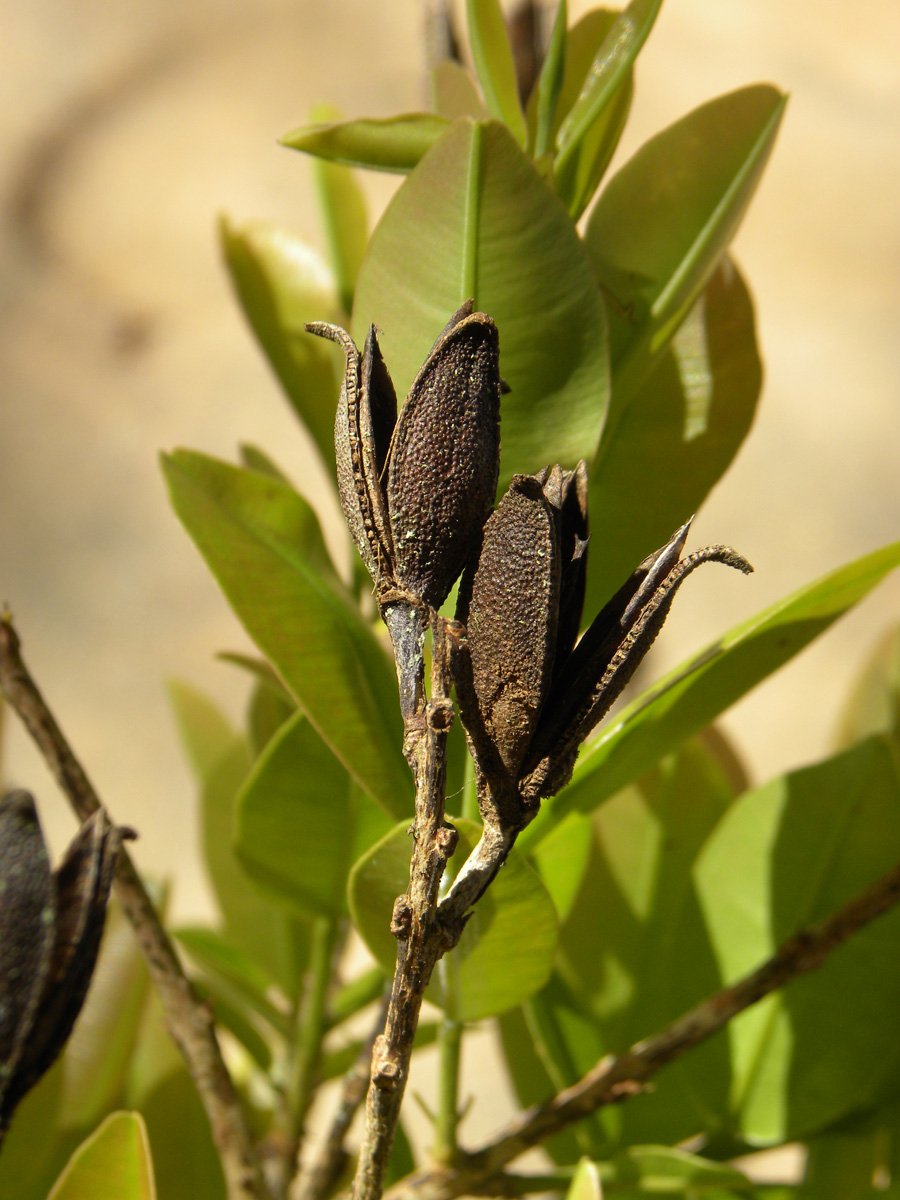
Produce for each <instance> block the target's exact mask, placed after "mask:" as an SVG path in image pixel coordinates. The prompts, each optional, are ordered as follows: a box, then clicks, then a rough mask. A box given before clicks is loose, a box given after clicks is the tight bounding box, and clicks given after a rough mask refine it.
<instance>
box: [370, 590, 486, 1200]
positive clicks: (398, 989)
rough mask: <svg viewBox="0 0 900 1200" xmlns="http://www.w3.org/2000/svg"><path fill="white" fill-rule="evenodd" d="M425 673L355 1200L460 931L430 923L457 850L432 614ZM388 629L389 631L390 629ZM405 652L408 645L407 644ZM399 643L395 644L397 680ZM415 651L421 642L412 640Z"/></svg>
mask: <svg viewBox="0 0 900 1200" xmlns="http://www.w3.org/2000/svg"><path fill="white" fill-rule="evenodd" d="M399 607H400V606H399V605H395V606H392V608H393V609H394V610H395V619H394V621H393V622H392V621H390V620H388V619H387V614H385V619H386V621H387V624H388V628H389V629H390V630H391V632H392V633H393V631H394V628H400V629H401V630H405V631H406V632H407V633H408V632H409V631H410V629H411V628H412V627H413V614H411V613H410V614H408V616H407V617H406V618H404V617H403V614H400V613H396V609H397V608H399ZM430 623H431V631H432V650H433V654H432V670H431V697H430V699H429V700H428V701H427V702H425V700H424V697H423V699H422V703H421V711H420V713H415V712H414V713H412V714H410V715H409V716H407V715H406V713H405V714H404V715H405V717H406V726H407V738H406V746H405V750H406V753H407V758H408V760H409V762H410V766H411V767H412V770H413V774H414V776H415V781H416V815H415V821H414V824H413V839H414V845H413V853H412V861H411V863H410V874H409V887H408V889H407V891H406V894H405V895H403V896H399V897H398V898H397V900H396V902H395V904H394V912H393V918H392V920H391V932H392V933H393V934H394V936H395V937H396V939H397V966H396V969H395V972H394V982H393V987H392V989H391V998H390V1002H389V1005H388V1012H387V1019H386V1021H385V1026H384V1032H383V1033H382V1034H381V1036H380V1037H379V1038H378V1039H377V1040H376V1042H375V1049H374V1052H373V1054H372V1073H371V1082H370V1086H369V1093H368V1097H367V1101H366V1131H365V1135H364V1140H363V1144H362V1148H361V1150H360V1155H359V1163H358V1166H357V1171H356V1178H355V1180H354V1183H353V1196H354V1200H378V1198H379V1197H380V1196H381V1193H382V1188H383V1182H382V1181H383V1178H384V1173H385V1170H386V1169H387V1165H388V1160H389V1159H390V1154H391V1147H392V1146H393V1142H394V1134H395V1132H396V1129H397V1122H398V1119H399V1116H400V1106H401V1104H402V1102H403V1093H404V1090H405V1088H406V1083H407V1080H408V1077H409V1064H410V1059H411V1057H412V1046H413V1039H414V1037H415V1033H416V1028H417V1026H418V1022H419V1012H420V1009H421V1007H422V999H423V997H424V994H425V988H426V987H427V986H428V982H429V980H430V978H431V973H432V970H433V969H434V965H435V963H436V962H437V960H438V959H439V958H440V957H441V955H442V954H443V953H444V952H445V951H446V950H448V949H450V948H451V947H452V946H453V945H455V943H456V940H457V939H458V937H459V934H460V933H461V931H462V923H461V922H460V923H459V925H458V928H454V927H453V926H449V927H448V926H446V925H444V924H443V923H441V922H439V921H438V919H437V906H438V890H439V888H440V883H441V879H442V877H443V874H444V870H445V867H446V865H447V860H448V859H449V858H450V856H451V855H452V854H453V851H454V850H455V849H456V843H457V833H456V830H455V829H454V828H453V826H452V825H450V824H448V822H447V821H446V820H445V818H444V795H445V789H446V775H447V734H448V732H449V730H450V726H451V724H452V722H453V704H452V701H451V699H450V687H451V683H452V678H453V661H454V659H455V656H456V651H457V647H458V639H459V635H460V629H459V626H458V625H457V624H456V622H453V621H447V620H445V619H444V618H442V617H440V616H438V615H437V614H436V613H434V614H432V615H431V621H430ZM392 626H393V627H392ZM406 644H407V646H409V648H410V649H411V650H412V649H413V643H412V640H411V639H410V640H408V641H407V643H406ZM402 646H403V643H402V642H400V644H399V645H398V643H397V642H396V641H395V650H396V651H397V657H398V676H399V677H400V680H401V687H402V681H403V678H404V669H405V668H406V667H407V666H408V665H409V664H408V662H407V663H401V662H400V653H401V652H402ZM418 653H419V654H421V643H418Z"/></svg>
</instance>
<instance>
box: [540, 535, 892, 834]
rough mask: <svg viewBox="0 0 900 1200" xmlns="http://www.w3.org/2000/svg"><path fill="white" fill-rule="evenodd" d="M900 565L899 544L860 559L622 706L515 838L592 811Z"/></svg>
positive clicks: (761, 616) (719, 641) (747, 624)
mask: <svg viewBox="0 0 900 1200" xmlns="http://www.w3.org/2000/svg"><path fill="white" fill-rule="evenodd" d="M898 564H900V542H894V543H893V544H892V545H889V546H885V547H884V548H883V549H881V550H876V551H874V552H873V553H872V554H867V555H865V556H864V557H862V558H859V559H857V560H856V561H855V562H851V563H848V564H847V565H846V566H844V567H840V568H838V570H836V571H833V572H831V573H830V574H829V575H825V576H824V577H823V578H821V579H818V580H816V581H815V582H814V583H811V584H808V585H807V586H806V587H804V588H801V589H800V591H798V592H795V593H794V594H793V595H792V596H788V597H787V598H786V599H784V600H780V601H778V603H776V604H774V605H772V606H771V607H770V608H768V609H765V610H764V611H763V612H761V613H759V614H758V615H757V616H755V617H751V618H750V620H748V621H744V622H742V623H741V624H740V625H738V626H736V627H735V628H734V629H732V630H730V631H729V632H728V633H726V634H724V635H723V636H722V637H721V638H718V639H717V640H716V641H714V642H713V643H712V644H711V645H709V646H707V647H706V648H705V649H704V650H701V651H700V653H699V654H696V655H694V657H693V658H691V659H689V660H688V661H687V662H686V663H684V664H682V665H681V666H679V667H676V668H675V670H674V671H670V672H669V674H668V675H666V676H664V677H663V678H662V679H661V680H660V681H659V682H658V683H656V684H654V685H653V686H652V687H651V688H650V689H649V690H648V691H646V692H644V693H643V695H641V696H638V697H637V699H636V700H634V701H633V702H632V703H631V704H629V705H627V706H626V707H625V708H624V709H622V711H621V712H620V713H619V715H618V716H617V717H616V718H614V719H613V720H612V721H610V722H609V724H608V725H607V726H606V727H605V728H602V729H601V731H600V734H599V736H597V737H596V738H595V739H594V740H593V741H592V742H589V743H588V745H587V746H586V747H585V748H584V749H583V750H582V752H581V757H580V759H579V761H578V763H577V764H576V767H575V773H574V776H573V779H572V783H570V784H569V786H568V787H567V788H565V789H564V791H562V792H560V793H559V795H558V796H555V797H554V798H553V799H552V800H550V801H547V802H545V811H544V812H542V813H541V815H540V816H539V817H538V819H537V820H536V821H534V822H533V823H532V824H531V825H530V826H529V827H528V829H526V830H525V831H524V833H523V834H522V836H521V837H520V845H521V846H530V845H532V844H533V843H534V842H536V841H538V840H539V839H540V838H541V837H544V836H546V834H547V833H549V832H550V830H551V829H552V828H553V827H554V825H556V824H557V822H558V821H559V820H561V819H562V817H563V816H564V814H565V813H567V812H570V811H571V810H572V809H578V810H580V811H586V810H589V809H591V808H595V807H596V806H597V805H598V804H601V803H602V802H603V801H604V800H606V799H607V798H608V797H609V796H611V795H613V794H614V793H615V792H617V791H618V790H619V789H620V788H622V787H624V786H625V785H626V784H627V783H628V782H629V781H630V780H632V779H635V778H636V777H637V776H638V775H640V774H641V773H642V772H643V771H646V770H648V769H649V768H650V767H651V766H653V764H654V763H656V762H658V761H659V759H660V758H661V757H662V756H663V755H664V754H667V753H668V752H669V751H670V750H672V749H674V748H675V747H676V746H678V745H680V744H681V743H682V742H683V741H685V740H686V739H687V738H688V737H690V736H691V735H692V734H694V733H696V732H698V731H699V730H700V729H702V728H704V726H706V725H708V724H709V723H710V721H712V720H714V719H715V718H716V717H717V716H718V715H719V714H720V713H722V712H724V711H725V710H726V709H727V708H728V707H729V706H730V705H732V704H733V703H734V702H735V700H738V699H739V698H740V697H741V696H743V695H744V694H745V693H746V692H748V691H750V689H751V688H753V687H755V686H756V684H758V683H759V682H760V681H761V680H763V679H765V678H766V676H768V675H771V674H772V672H773V671H776V670H777V669H778V668H779V667H781V666H783V665H784V663H786V662H788V661H789V660H790V659H791V658H793V656H794V655H795V654H797V653H798V652H799V651H800V650H802V649H803V647H804V646H806V645H808V644H809V642H811V641H812V640H813V638H815V637H817V636H818V635H819V634H820V633H822V632H823V631H824V630H826V629H827V628H828V626H829V625H831V624H832V622H833V621H836V620H837V618H838V617H840V616H842V615H843V614H844V613H845V612H846V611H847V610H848V609H849V608H852V607H853V605H854V604H856V603H857V602H858V601H860V600H861V599H862V598H863V597H864V596H865V595H867V594H868V593H869V592H870V591H871V590H872V588H873V587H875V586H876V584H878V583H880V582H881V580H882V579H883V578H884V577H885V575H887V574H888V573H889V572H890V571H892V570H893V569H894V568H895V567H896V566H897V565H898Z"/></svg>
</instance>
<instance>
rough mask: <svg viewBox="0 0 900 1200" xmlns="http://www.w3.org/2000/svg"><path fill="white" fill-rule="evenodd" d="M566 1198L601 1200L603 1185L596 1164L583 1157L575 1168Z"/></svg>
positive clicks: (569, 1199)
mask: <svg viewBox="0 0 900 1200" xmlns="http://www.w3.org/2000/svg"><path fill="white" fill-rule="evenodd" d="M566 1200H603V1185H602V1184H601V1182H600V1172H599V1171H598V1170H597V1164H596V1163H592V1162H591V1161H590V1159H587V1158H583V1159H582V1160H581V1162H580V1163H579V1164H578V1167H577V1168H576V1170H575V1174H574V1175H573V1177H572V1182H571V1183H570V1184H569V1190H568V1191H567V1192H566Z"/></svg>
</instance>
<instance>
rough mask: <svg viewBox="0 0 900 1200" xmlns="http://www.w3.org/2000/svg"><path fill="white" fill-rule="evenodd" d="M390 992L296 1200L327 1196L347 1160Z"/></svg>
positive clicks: (345, 1083) (321, 1199)
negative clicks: (350, 1136)
mask: <svg viewBox="0 0 900 1200" xmlns="http://www.w3.org/2000/svg"><path fill="white" fill-rule="evenodd" d="M388 999H389V997H388V996H385V998H384V1003H383V1004H381V1005H380V1006H379V1009H378V1015H377V1017H376V1018H375V1022H374V1024H373V1026H372V1032H371V1033H370V1034H369V1036H368V1037H367V1038H366V1040H365V1041H364V1042H363V1044H362V1046H361V1048H360V1051H359V1054H358V1055H357V1057H356V1061H355V1062H354V1064H353V1066H352V1067H351V1068H350V1070H349V1071H348V1072H347V1074H346V1075H345V1076H344V1080H343V1084H342V1085H341V1095H340V1099H339V1100H338V1106H337V1108H336V1110H335V1113H334V1116H333V1117H332V1120H331V1126H330V1128H329V1130H328V1133H327V1134H326V1135H325V1140H324V1141H323V1142H322V1145H321V1146H320V1147H319V1150H318V1153H317V1154H316V1157H315V1158H314V1160H313V1161H312V1162H311V1163H310V1165H309V1166H308V1167H307V1168H306V1170H305V1171H304V1172H303V1174H302V1175H301V1178H300V1184H299V1187H298V1190H297V1195H296V1200H325V1197H326V1196H328V1195H329V1194H330V1192H331V1190H332V1189H333V1188H334V1186H335V1184H336V1183H337V1181H338V1179H340V1176H341V1172H342V1171H343V1169H344V1167H345V1165H346V1163H347V1151H346V1150H345V1148H344V1139H345V1138H346V1136H347V1132H348V1130H349V1129H350V1125H351V1124H352V1122H353V1118H354V1117H355V1116H356V1112H357V1109H358V1108H359V1106H360V1105H361V1104H362V1102H363V1101H364V1100H365V1098H366V1089H367V1087H368V1085H369V1074H370V1071H371V1068H372V1051H373V1049H374V1048H375V1040H376V1038H377V1037H378V1035H379V1034H380V1033H381V1031H382V1029H383V1028H384V1022H385V1019H386V1017H387V1010H388Z"/></svg>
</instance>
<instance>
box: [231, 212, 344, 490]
mask: <svg viewBox="0 0 900 1200" xmlns="http://www.w3.org/2000/svg"><path fill="white" fill-rule="evenodd" d="M219 238H220V243H221V247H222V254H223V256H224V259H225V265H226V266H227V268H228V272H229V275H230V276H231V282H232V284H233V286H234V290H235V293H236V295H237V298H238V301H239V302H240V305H241V307H242V308H243V310H244V315H245V316H246V318H247V320H248V321H249V323H250V327H251V329H252V330H253V332H254V333H255V334H256V337H257V340H258V341H259V344H260V345H261V347H262V349H263V352H264V353H265V355H266V357H267V358H268V360H269V363H270V365H271V367H272V369H273V371H274V372H275V374H276V376H277V377H278V380H279V381H280V383H281V386H282V387H283V389H284V391H285V394H286V395H287V398H288V400H289V401H290V404H291V407H292V408H293V409H294V411H295V413H296V414H297V416H298V417H299V418H300V420H301V421H302V422H303V424H304V425H305V426H306V428H307V430H308V431H309V434H310V436H311V437H312V439H313V441H314V442H315V444H316V447H317V448H318V451H319V453H320V454H321V456H322V461H323V462H324V463H325V465H326V467H327V468H328V471H329V474H330V475H333V473H334V406H335V404H336V403H337V395H338V390H339V383H338V380H339V379H340V374H339V372H338V366H337V363H338V356H337V355H336V354H335V352H334V349H333V348H332V347H331V346H330V345H328V343H326V342H323V341H322V339H321V338H311V337H309V336H307V334H306V333H305V332H304V329H303V326H304V324H305V323H306V322H307V321H321V320H322V319H323V316H330V315H331V314H333V313H334V312H335V309H336V305H337V300H336V296H335V287H334V281H333V280H332V278H331V276H330V275H329V273H328V270H327V269H326V267H325V265H324V263H322V261H321V260H320V259H319V257H318V255H317V254H316V253H315V251H314V250H312V249H311V248H310V247H309V246H308V245H307V244H306V243H305V242H303V241H301V240H300V238H298V237H295V236H294V234H292V233H289V232H288V231H287V230H285V229H279V228H278V227H277V226H276V225H269V224H264V223H262V222H252V223H248V224H246V225H241V226H235V225H231V224H229V222H228V221H227V220H226V219H225V218H224V217H223V218H222V220H221V221H220V222H219Z"/></svg>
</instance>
